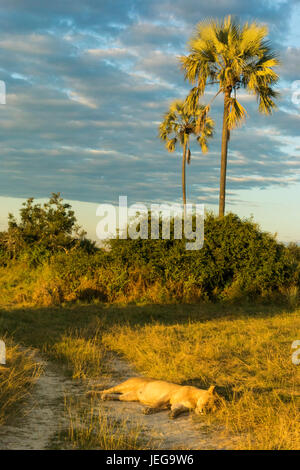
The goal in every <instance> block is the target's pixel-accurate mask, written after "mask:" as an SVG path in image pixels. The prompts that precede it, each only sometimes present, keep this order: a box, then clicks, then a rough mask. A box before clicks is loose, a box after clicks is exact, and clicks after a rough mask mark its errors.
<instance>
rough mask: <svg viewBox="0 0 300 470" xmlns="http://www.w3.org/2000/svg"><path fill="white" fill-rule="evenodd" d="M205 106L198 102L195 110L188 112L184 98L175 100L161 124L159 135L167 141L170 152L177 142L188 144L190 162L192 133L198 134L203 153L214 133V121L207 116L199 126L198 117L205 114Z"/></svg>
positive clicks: (187, 152)
mask: <svg viewBox="0 0 300 470" xmlns="http://www.w3.org/2000/svg"><path fill="white" fill-rule="evenodd" d="M204 110H205V106H204V105H202V104H197V106H196V107H195V108H194V109H193V112H192V113H191V112H188V109H187V105H186V103H185V102H184V101H182V100H176V101H174V102H173V103H172V104H171V105H170V108H169V111H168V112H167V113H166V114H165V116H164V120H163V122H162V123H161V124H160V126H159V137H160V139H161V140H163V141H164V142H165V143H166V148H167V149H168V151H169V152H174V150H175V148H176V144H177V143H180V144H181V146H182V147H184V146H185V145H186V154H185V157H186V161H187V163H190V160H191V151H190V135H191V134H194V135H195V136H196V139H197V142H198V143H199V145H200V147H201V150H202V152H203V153H206V152H207V149H208V146H207V140H208V138H210V137H212V135H213V128H214V121H213V120H212V119H211V118H210V117H209V116H206V118H205V120H203V124H202V126H200V127H199V126H198V125H197V123H198V118H199V117H200V116H202V115H203V112H204Z"/></svg>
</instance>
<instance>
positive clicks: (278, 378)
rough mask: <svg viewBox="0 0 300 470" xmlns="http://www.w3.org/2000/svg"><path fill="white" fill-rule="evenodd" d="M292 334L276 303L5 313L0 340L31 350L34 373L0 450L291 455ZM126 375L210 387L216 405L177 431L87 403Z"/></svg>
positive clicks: (295, 442)
mask: <svg viewBox="0 0 300 470" xmlns="http://www.w3.org/2000/svg"><path fill="white" fill-rule="evenodd" d="M299 333H300V315H299V310H298V311H297V310H291V309H290V310H289V309H287V308H286V307H285V306H274V305H251V304H247V305H246V304H244V305H230V304H223V305H214V304H203V305H161V306H158V305H154V306H153V305H146V306H136V305H127V306H109V305H102V304H95V305H84V304H74V305H66V306H64V307H59V308H52V307H51V308H50V307H49V308H43V309H38V308H33V307H32V308H29V307H23V308H20V307H19V308H12V307H11V306H10V307H5V308H3V309H2V310H1V312H0V334H1V335H2V336H3V335H6V337H8V336H9V337H10V338H11V337H13V340H14V342H15V343H17V344H19V345H20V347H22V348H27V349H28V348H29V349H30V350H35V351H36V354H37V356H36V359H35V361H36V362H37V363H39V364H41V365H42V367H43V372H42V373H41V375H40V378H38V379H37V382H36V385H35V386H34V388H32V390H31V395H30V397H25V399H24V400H23V401H22V400H21V402H20V403H19V404H18V406H16V407H15V410H14V413H11V414H10V415H9V416H7V418H6V423H5V424H3V425H2V426H0V436H1V439H0V442H1V448H7V449H16V448H20V449H31V448H33V449H37V448H38V449H39V448H41V449H44V448H106V449H108V448H111V449H117V448H152V449H157V448H162V449H164V448H168V449H170V448H177V449H178V448H179V449H225V448H264V449H278V448H279V449H280V448H283V449H296V448H299V447H300V444H299V443H300V435H299V397H300V382H299V368H297V366H295V365H293V364H292V362H291V343H292V341H293V340H295V339H298V336H299ZM8 366H10V367H13V364H8ZM133 375H145V376H152V377H154V378H163V379H165V380H170V381H173V382H176V383H189V384H193V385H196V386H199V387H201V388H207V387H208V386H209V385H211V384H212V383H213V384H216V385H217V389H218V392H219V394H220V396H221V398H222V405H221V408H220V410H218V411H217V413H214V414H213V415H208V416H204V417H196V416H195V415H192V414H191V415H185V416H182V417H180V418H178V420H179V421H178V422H180V426H178V424H176V421H170V420H169V418H168V416H167V412H162V413H159V414H156V415H149V416H145V415H143V414H142V409H143V406H142V405H140V404H138V403H122V402H100V401H99V400H97V399H92V400H91V399H88V398H87V397H86V395H85V392H86V391H87V390H88V389H89V388H90V387H91V386H92V385H93V384H95V383H100V384H102V385H103V388H105V387H107V386H111V385H114V384H116V383H119V382H121V381H123V380H125V379H126V378H128V377H129V376H133ZM0 402H1V389H0ZM274 410H276V412H275V413H274ZM24 412H25V416H24Z"/></svg>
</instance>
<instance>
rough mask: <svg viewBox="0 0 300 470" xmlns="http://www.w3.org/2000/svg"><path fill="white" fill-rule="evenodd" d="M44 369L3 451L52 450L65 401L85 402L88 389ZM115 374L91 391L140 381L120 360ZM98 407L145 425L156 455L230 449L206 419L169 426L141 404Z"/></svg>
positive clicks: (6, 431) (5, 435) (0, 438)
mask: <svg viewBox="0 0 300 470" xmlns="http://www.w3.org/2000/svg"><path fill="white" fill-rule="evenodd" d="M40 362H42V361H41V360H40ZM43 365H44V373H43V374H42V375H41V377H40V378H39V380H38V382H37V384H36V386H35V388H34V390H33V393H32V395H31V397H30V399H29V400H28V402H27V403H26V415H25V417H18V418H16V419H15V420H14V422H13V423H10V425H9V426H8V425H5V426H2V427H1V428H0V450H3V449H10V450H16V449H20V450H29V449H34V450H37V449H45V448H47V446H48V445H49V443H50V441H51V438H52V437H53V436H54V435H55V434H56V433H57V431H59V430H61V429H62V428H63V427H66V426H67V424H68V423H67V421H66V418H65V415H64V398H65V397H67V396H72V397H77V398H80V399H81V397H82V399H83V401H84V400H85V398H84V395H85V391H86V385H85V386H83V385H82V384H81V383H79V382H77V381H74V380H71V379H68V378H67V377H66V376H65V374H63V372H62V371H61V370H60V368H59V367H58V366H57V365H54V364H51V363H49V362H44V361H43ZM111 368H112V376H111V379H110V380H108V379H107V378H106V379H102V380H101V378H100V379H99V380H95V381H90V384H89V385H90V386H92V385H93V384H94V383H97V384H99V383H100V384H103V388H105V387H108V386H112V385H115V384H117V383H120V382H121V381H123V380H126V379H127V378H129V377H133V376H137V375H138V374H137V373H136V372H134V370H133V369H132V368H131V367H130V365H128V364H127V363H126V362H125V361H123V360H121V359H119V358H115V359H114V360H113V361H112V364H111ZM99 406H101V408H102V409H103V410H104V411H105V414H107V415H108V416H110V417H112V418H116V419H126V421H127V423H129V425H130V423H132V424H139V425H141V426H142V428H143V430H144V433H145V437H146V438H147V440H148V439H149V438H150V440H151V442H152V443H153V449H176V448H177V449H217V448H218V449H225V448H227V446H226V442H225V441H224V440H222V439H221V438H220V437H219V435H218V434H217V433H216V432H214V433H213V432H212V430H211V429H208V428H207V426H206V425H204V424H203V423H201V419H197V420H195V419H193V418H192V416H191V415H182V416H181V417H179V418H177V419H176V420H170V419H169V418H168V413H167V411H164V412H161V413H158V414H154V415H144V414H143V413H142V410H143V406H142V405H140V404H139V403H126V402H118V401H112V402H109V401H105V402H101V401H99ZM227 444H228V442H227Z"/></svg>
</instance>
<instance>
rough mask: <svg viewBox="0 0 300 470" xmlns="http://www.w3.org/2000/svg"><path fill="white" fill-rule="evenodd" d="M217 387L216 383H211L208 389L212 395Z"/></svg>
mask: <svg viewBox="0 0 300 470" xmlns="http://www.w3.org/2000/svg"><path fill="white" fill-rule="evenodd" d="M215 388H216V386H215V385H211V386H210V387H209V389H208V393H210V394H211V395H212V394H213V393H214V392H215Z"/></svg>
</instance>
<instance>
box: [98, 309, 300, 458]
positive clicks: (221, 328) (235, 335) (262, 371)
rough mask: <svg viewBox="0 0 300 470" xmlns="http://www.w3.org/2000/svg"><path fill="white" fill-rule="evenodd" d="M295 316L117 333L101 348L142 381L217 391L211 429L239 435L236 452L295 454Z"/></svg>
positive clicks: (298, 388)
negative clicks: (150, 379) (133, 368)
mask: <svg viewBox="0 0 300 470" xmlns="http://www.w3.org/2000/svg"><path fill="white" fill-rule="evenodd" d="M299 331H300V311H299V310H296V311H295V312H294V313H292V314H291V313H284V312H283V313H282V314H280V315H276V316H274V317H269V318H268V317H267V318H250V317H249V318H245V319H236V320H234V321H233V320H232V319H230V320H224V319H221V320H220V319H219V320H214V319H213V320H210V321H207V322H197V321H193V322H187V323H186V324H174V325H171V326H169V325H167V326H166V325H162V324H160V323H156V324H153V325H145V326H144V327H142V328H136V327H132V326H119V328H117V329H116V328H115V329H114V330H113V331H111V332H108V333H106V334H105V335H104V338H103V341H104V343H105V344H106V345H107V346H109V347H110V348H112V349H113V350H115V351H117V352H119V353H122V354H123V355H124V356H125V357H126V359H128V360H129V361H130V362H131V363H133V364H134V365H135V366H136V368H137V369H138V370H139V371H140V372H141V373H143V374H145V375H147V376H150V377H153V378H157V379H164V380H169V381H171V382H176V383H182V384H193V385H196V386H198V387H200V388H202V387H203V388H207V387H208V386H209V385H212V384H215V385H217V390H218V392H219V394H220V396H222V397H223V398H224V400H223V401H222V403H223V405H222V406H221V407H220V409H219V410H218V411H217V413H216V414H215V415H213V416H212V417H211V416H210V417H207V419H208V421H210V423H211V424H217V425H222V426H225V428H226V431H227V432H228V435H238V436H240V438H239V439H238V441H237V442H236V444H235V445H236V448H242V449H253V448H254V449H299V448H300V427H299V412H300V377H299V370H298V369H297V367H296V366H295V365H293V364H292V361H291V344H292V341H293V340H294V339H295V336H296V335H297V333H298V332H299Z"/></svg>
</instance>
